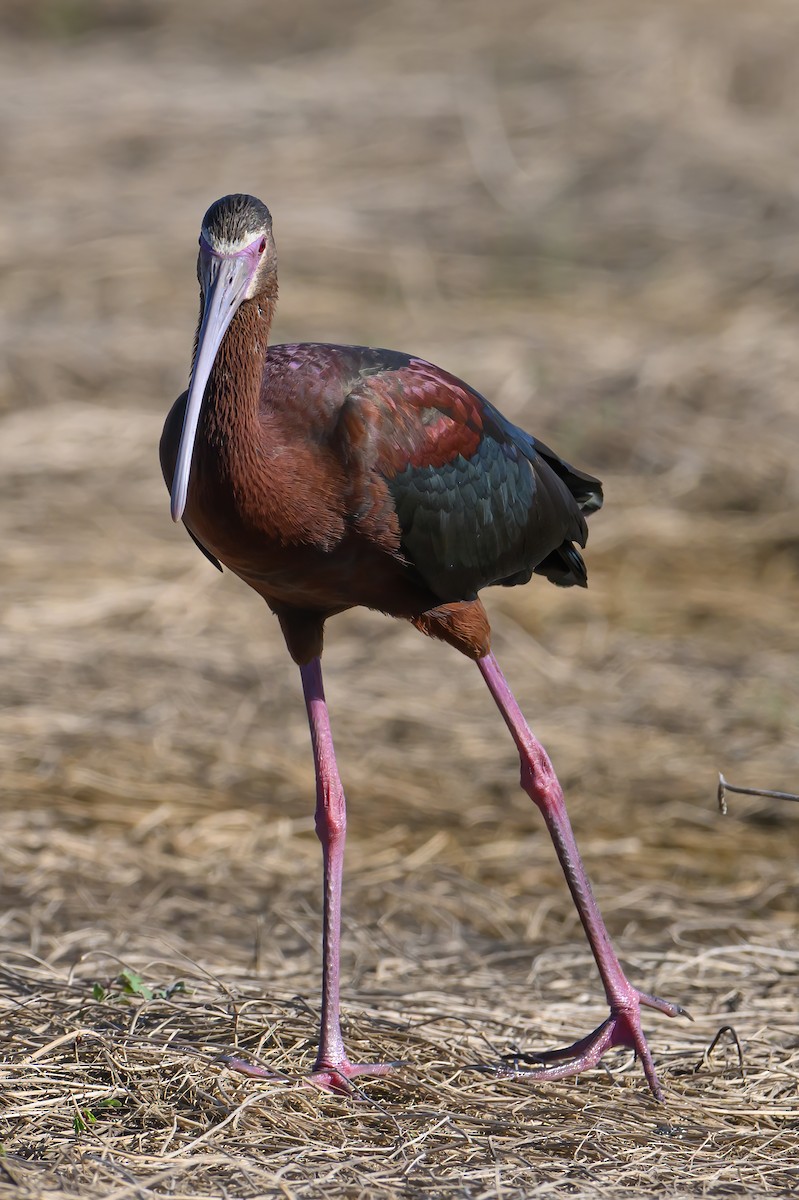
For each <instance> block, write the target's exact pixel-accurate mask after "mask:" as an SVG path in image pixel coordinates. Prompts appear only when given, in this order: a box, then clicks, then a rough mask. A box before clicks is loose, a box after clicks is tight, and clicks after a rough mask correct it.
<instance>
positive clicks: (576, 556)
mask: <svg viewBox="0 0 799 1200" xmlns="http://www.w3.org/2000/svg"><path fill="white" fill-rule="evenodd" d="M575 499H576V497H575ZM601 503H602V500H601V493H600V504H601ZM588 511H589V512H590V511H591V510H590V509H589V510H588ZM533 570H534V571H535V574H536V575H544V576H545V577H546V578H547V579H548V580H549V582H550V583H556V584H557V585H558V587H588V572H587V571H586V569H585V563H584V562H583V556H582V554H580V551H579V550H575V548H574V546H573V545H572V544H571V542H564V543H563V545H562V546H558V548H557V550H553V551H552V553H551V554H548V555H547V556H546V558H545V559H542V561H541V562H540V563H539V564H538V566H536V567H534V568H533Z"/></svg>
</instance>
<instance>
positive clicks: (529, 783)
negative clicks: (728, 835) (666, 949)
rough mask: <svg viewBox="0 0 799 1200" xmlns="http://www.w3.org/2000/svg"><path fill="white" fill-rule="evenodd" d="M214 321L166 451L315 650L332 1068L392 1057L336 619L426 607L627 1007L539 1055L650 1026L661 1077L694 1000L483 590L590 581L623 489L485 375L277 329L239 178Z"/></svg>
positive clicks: (212, 540)
mask: <svg viewBox="0 0 799 1200" xmlns="http://www.w3.org/2000/svg"><path fill="white" fill-rule="evenodd" d="M198 274H199V278H200V283H201V291H202V296H201V300H202V307H201V314H200V327H199V331H198V336H197V345H196V350H195V361H194V365H193V369H192V379H191V383H190V387H189V390H188V392H187V393H184V395H183V396H181V397H180V398H179V399H178V401H177V402H176V404H175V405H174V406H173V408H172V410H171V412H170V413H169V416H168V417H167V421H166V424H165V427H164V433H163V437H162V439H161V463H162V468H163V471H164V476H165V479H166V482H167V485H168V487H169V490H170V493H171V496H172V515H173V518H174V519H175V520H178V519H180V518H182V519H183V520H184V522H185V525H186V527H187V529H188V531H189V533H190V534H191V536H192V538H193V539H194V541H195V542H196V543H197V545H198V546H199V547H200V549H201V550H202V551H203V552H204V553H205V554H206V556H207V557H208V558H210V559H211V561H212V562H214V563H215V564H216V565H217V566H219V565H220V564H224V565H225V566H227V567H228V568H229V569H230V570H231V571H233V572H235V573H236V574H237V575H238V576H240V577H241V578H242V579H243V580H244V581H245V582H246V583H247V584H249V585H250V587H252V588H253V589H254V590H255V591H256V592H258V593H259V594H260V595H261V596H262V597H263V598H264V599H265V600H266V602H267V604H268V605H269V607H270V608H271V609H272V611H273V612H274V613H275V614H276V615H277V617H278V619H279V621H280V624H281V628H282V630H283V634H284V636H285V639H286V643H287V646H288V649H289V651H290V653H291V655H292V657H293V658H294V660H295V661H296V662H297V663H298V664H299V666H300V671H301V676H302V682H303V689H304V693H305V700H306V706H307V710H308V717H309V722H310V727H311V736H312V743H313V749H314V758H315V764H316V774H317V815H316V824H317V832H318V834H319V837H320V840H321V842H322V847H323V854H324V867H325V889H324V899H325V917H324V956H323V957H324V964H323V988H322V1022H321V1034H320V1045H319V1054H318V1056H317V1066H316V1071H315V1073H314V1079H315V1080H316V1082H318V1083H320V1084H321V1085H322V1086H331V1087H341V1086H346V1083H347V1081H348V1080H349V1079H351V1078H352V1077H353V1076H354V1075H357V1074H365V1073H378V1074H379V1073H383V1072H384V1071H385V1069H386V1065H385V1064H379V1065H377V1066H374V1065H363V1064H352V1063H350V1062H349V1060H348V1058H347V1056H346V1053H345V1050H344V1045H343V1041H342V1038H341V1031H340V1026H339V969H338V962H339V936H340V901H341V876H342V867H343V850H344V836H345V828H346V819H345V808H344V795H343V791H342V789H341V783H340V780H339V778H338V770H337V767H336V763H335V756H334V752H333V744H332V737H331V734H330V726H329V721H328V717H327V708H326V706H325V701H324V693H323V689H322V675H321V653H322V640H323V630H324V625H325V621H326V620H327V619H328V618H329V617H331V616H333V615H335V614H336V613H339V612H342V611H344V610H345V609H348V608H352V607H355V606H363V607H367V608H372V609H377V610H379V611H381V612H384V613H386V614H388V615H390V616H393V617H400V618H405V619H408V620H410V621H412V622H413V624H414V625H415V626H416V627H417V628H418V629H420V630H421V631H422V632H423V633H426V634H428V635H430V636H433V637H437V638H440V639H442V640H444V641H446V642H448V643H450V644H451V645H452V646H454V647H455V648H456V649H458V650H460V651H461V652H462V653H463V654H465V655H467V656H468V657H469V658H471V659H474V660H475V661H476V662H477V664H478V666H479V668H480V671H481V673H482V674H483V677H484V678H485V680H486V683H487V684H488V687H489V689H490V691H491V693H492V695H493V697H494V700H495V701H496V703H497V705H498V706H499V708H500V711H501V712H502V715H503V717H504V719H505V721H506V724H507V725H508V727H509V729H510V731H511V734H512V736H513V738H514V741H515V742H516V745H517V748H518V750H519V754H520V759H521V765H522V785H523V786H524V787H525V789H526V790H527V791H528V792H529V794H530V796H531V798H532V799H533V800H534V802H535V803H536V804H537V805H538V806H539V808H540V809H541V811H542V813H543V815H544V818H545V821H546V823H547V826H548V828H549V830H550V833H551V835H552V838H553V841H554V842H555V847H556V850H557V853H558V856H559V858H560V860H561V864H562V866H563V869H564V872H565V874H566V878H567V882H568V884H569V888H570V890H571V892H572V895H573V897H574V900H575V903H576V905H577V908H578V911H579V913H580V917H581V920H582V922H583V925H584V927H585V930H586V934H587V936H588V939H589V942H590V944H591V948H592V951H593V953H594V957H595V959H596V961H597V965H598V967H599V971H600V974H601V976H602V979H603V982H604V985H605V991H606V994H607V996H608V1000H609V1003H610V1007H611V1015H610V1017H609V1018H608V1019H607V1021H606V1022H604V1023H603V1025H602V1026H600V1027H599V1029H598V1030H596V1031H595V1033H594V1034H592V1035H589V1037H588V1038H585V1039H582V1041H581V1042H578V1043H575V1045H574V1046H571V1047H568V1048H567V1050H566V1051H557V1052H553V1053H552V1054H551V1055H549V1056H547V1055H543V1056H539V1060H540V1061H544V1060H546V1059H547V1058H553V1059H556V1060H558V1059H569V1060H570V1061H565V1062H563V1063H562V1064H561V1065H558V1066H546V1067H541V1068H538V1069H535V1070H532V1071H529V1072H526V1074H529V1075H532V1076H533V1077H536V1078H553V1077H559V1076H562V1075H566V1074H573V1073H575V1072H576V1071H578V1070H581V1069H583V1068H584V1067H586V1066H590V1065H593V1064H594V1063H596V1062H597V1061H598V1059H599V1057H600V1056H601V1054H602V1053H604V1051H605V1050H606V1049H607V1048H608V1047H610V1046H612V1045H620V1044H625V1045H632V1046H634V1047H635V1048H636V1050H637V1051H638V1053H639V1054H640V1055H641V1057H642V1060H643V1063H644V1068H645V1071H646V1074H647V1078H648V1079H649V1082H650V1085H651V1087H652V1089H653V1091H654V1092H655V1094H656V1095H659V1094H660V1091H659V1085H658V1083H657V1078H656V1075H655V1070H654V1065H653V1063H652V1058H651V1054H650V1052H649V1049H648V1047H647V1044H646V1040H645V1038H644V1036H643V1032H642V1031H641V1027H640V1019H639V1008H640V1005H641V1004H646V1005H649V1006H651V1007H655V1008H658V1009H659V1010H660V1011H663V1012H666V1013H668V1014H669V1015H675V1014H676V1013H678V1012H679V1011H681V1010H680V1009H678V1008H677V1006H675V1005H670V1004H667V1003H666V1002H665V1001H661V1000H658V999H656V998H655V997H650V996H646V995H644V994H642V993H640V992H638V991H637V990H636V989H634V988H632V986H631V985H630V984H629V983H628V981H627V979H626V977H625V976H624V973H623V971H622V969H621V966H620V965H619V963H618V959H617V958H616V957H615V954H614V952H613V950H612V947H611V945H610V940H609V938H608V935H607V931H606V930H605V928H604V925H603V923H602V918H601V916H600V915H599V912H598V910H597V908H596V904H595V902H594V900H593V897H592V896H591V891H590V885H589V884H588V880H587V877H586V875H585V871H584V869H583V867H582V863H581V862H580V858H579V855H578V853H577V848H576V845H575V844H574V839H573V835H572V833H571V828H570V826H569V823H568V818H567V816H566V812H565V807H564V806H563V798H562V793H561V792H560V787H559V785H558V783H557V779H556V778H555V775H554V772H553V771H552V767H551V764H550V763H549V760H548V758H547V756H546V754H545V752H544V751H543V749H542V748H541V747H540V745H539V744H538V743H537V742H536V740H535V739H534V737H533V735H532V734H531V733H530V731H529V729H528V727H527V725H526V724H525V722H524V719H523V717H522V715H521V713H520V711H519V709H518V706H517V705H516V703H515V700H514V699H513V697H512V695H511V693H510V690H509V689H508V687H507V684H506V683H505V681H504V678H503V677H502V675H501V673H500V671H499V667H498V666H497V664H496V660H495V659H494V656H493V655H492V654H491V651H490V629H489V624H488V618H487V616H486V613H485V609H484V608H483V605H482V603H481V601H480V599H479V597H478V593H479V591H480V590H481V589H482V588H484V587H486V586H489V585H492V584H501V585H505V586H514V585H516V584H521V583H526V582H528V581H529V579H530V578H531V576H532V575H533V573H538V574H540V575H543V576H545V577H546V578H548V579H549V580H550V581H552V582H554V583H557V584H559V585H561V586H571V585H581V586H584V585H585V582H586V574H585V567H584V564H583V560H582V557H581V555H580V553H579V551H578V550H577V549H576V547H575V543H577V545H579V546H584V545H585V540H586V536H587V527H586V522H585V516H586V515H587V514H589V513H591V512H592V511H594V510H595V509H597V508H599V507H600V505H601V503H602V490H601V485H600V483H599V481H598V480H596V479H594V478H593V477H592V476H590V475H586V474H584V473H583V472H581V471H578V470H576V469H575V468H574V467H571V466H570V465H569V464H568V463H566V462H564V461H563V460H562V459H561V458H559V457H558V456H557V455H556V454H555V453H554V452H553V451H551V450H550V449H549V448H548V447H547V446H545V445H543V444H542V443H540V442H538V441H537V440H536V439H535V438H533V437H532V436H531V435H530V434H527V433H525V432H524V431H523V430H522V429H519V428H517V427H516V426H515V425H512V424H511V422H510V421H508V420H507V419H506V418H505V417H503V416H502V414H501V413H499V412H498V410H497V409H496V408H494V407H493V405H491V404H490V403H489V401H488V400H486V399H485V398H484V397H483V396H481V395H480V394H479V393H478V392H476V391H474V389H473V388H471V387H469V386H468V384H466V383H463V382H462V381H461V380H459V379H457V378H456V377H455V376H454V375H450V374H449V373H448V372H446V371H443V370H441V368H439V367H436V366H433V365H432V364H431V363H428V362H425V361H424V360H422V359H419V358H415V357H413V356H411V355H407V354H401V353H398V352H396V351H390V350H378V349H369V348H367V347H362V346H332V345H326V344H321V343H301V344H294V345H284V346H269V343H268V337H269V328H270V324H271V320H272V316H273V313H274V307H275V303H276V299H277V265H276V253H275V246H274V240H273V238H272V226H271V217H270V214H269V212H268V210H267V209H266V207H265V206H264V205H263V204H262V203H261V202H260V201H258V200H256V199H255V198H253V197H251V196H228V197H224V198H223V199H222V200H220V201H217V202H216V204H214V205H212V206H211V208H210V209H209V211H208V213H207V214H206V217H205V220H204V222H203V229H202V234H201V238H200V256H199V262H198Z"/></svg>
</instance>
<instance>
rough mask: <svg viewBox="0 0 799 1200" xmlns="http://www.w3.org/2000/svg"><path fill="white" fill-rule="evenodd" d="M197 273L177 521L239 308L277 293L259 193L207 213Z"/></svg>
mask: <svg viewBox="0 0 799 1200" xmlns="http://www.w3.org/2000/svg"><path fill="white" fill-rule="evenodd" d="M197 277H198V279H199V281H200V290H201V292H202V319H201V321H200V331H199V334H198V338H197V351H196V353H195V356H194V366H193V368H192V372H191V381H190V383H189V394H188V397H187V400H186V415H185V417H184V419H183V432H182V434H181V437H180V446H179V448H178V456H177V462H176V464H175V474H174V477H173V480H172V520H173V521H179V520H180V518H181V517H182V516H183V511H184V509H185V507H186V497H187V494H188V490H189V473H190V470H191V460H192V453H193V451H194V439H195V436H196V433H197V424H198V422H199V419H200V409H201V407H202V402H203V397H204V395H205V388H206V384H207V383H208V377H209V375H210V374H211V368H212V367H213V365H214V359H215V358H216V355H217V352H218V350H219V347H220V346H221V344H222V339H223V338H224V336H225V333H226V332H227V328H228V326H229V325H230V322H231V321H232V320H233V317H234V316H235V314H236V312H237V310H238V309H239V308H240V307H241V305H242V304H244V303H245V302H246V301H248V300H258V298H259V297H262V296H265V295H266V296H268V297H269V298H270V300H273V299H274V297H275V295H276V292H277V255H276V251H275V240H274V237H273V236H272V217H271V214H270V212H269V209H268V208H267V207H266V205H265V204H262V203H261V201H260V200H257V199H256V198H255V196H244V195H234V196H223V197H222V199H221V200H217V201H215V203H213V204H212V205H211V207H210V208H209V209H208V212H207V213H206V214H205V216H204V217H203V223H202V228H201V230H200V253H199V255H198V258H197Z"/></svg>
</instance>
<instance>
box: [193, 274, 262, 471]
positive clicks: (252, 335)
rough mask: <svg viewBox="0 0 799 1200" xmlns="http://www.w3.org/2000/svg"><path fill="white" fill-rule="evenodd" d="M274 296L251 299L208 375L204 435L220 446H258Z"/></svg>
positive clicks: (238, 450) (240, 449) (237, 452)
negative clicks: (259, 420) (262, 387)
mask: <svg viewBox="0 0 799 1200" xmlns="http://www.w3.org/2000/svg"><path fill="white" fill-rule="evenodd" d="M274 310H275V300H274V298H272V297H269V298H267V297H263V296H261V297H259V298H258V299H255V300H247V301H245V302H244V304H242V305H241V307H240V308H239V309H238V311H237V313H236V315H235V316H234V318H233V320H232V321H231V323H230V327H229V328H228V331H227V333H226V334H225V336H224V338H223V339H222V345H221V346H220V347H219V350H218V352H217V355H216V359H215V360H214V365H213V367H212V369H211V375H210V378H209V380H208V388H207V391H206V401H205V404H204V405H203V415H202V418H201V427H200V430H199V431H198V433H199V436H200V437H201V438H202V439H203V441H204V442H205V443H206V445H208V446H211V447H214V448H215V449H216V450H219V451H224V450H225V449H228V450H231V451H233V453H234V454H235V455H240V454H242V453H244V452H246V448H247V447H249V448H250V450H251V451H254V449H255V446H256V443H257V437H258V431H259V425H258V408H259V401H260V396H261V386H262V382H263V376H264V368H265V365H266V350H267V342H268V338H269V328H270V325H271V324H272V316H273V314H274Z"/></svg>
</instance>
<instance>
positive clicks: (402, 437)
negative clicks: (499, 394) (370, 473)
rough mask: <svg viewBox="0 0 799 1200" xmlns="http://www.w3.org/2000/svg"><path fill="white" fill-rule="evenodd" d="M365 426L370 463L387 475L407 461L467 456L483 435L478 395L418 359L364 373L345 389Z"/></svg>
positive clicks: (430, 462) (434, 463)
mask: <svg viewBox="0 0 799 1200" xmlns="http://www.w3.org/2000/svg"><path fill="white" fill-rule="evenodd" d="M351 396H352V399H353V401H354V402H355V403H356V405H357V408H358V415H359V418H360V420H361V421H365V422H366V423H368V425H369V426H370V433H371V438H370V440H371V441H372V445H373V449H374V450H376V452H377V453H376V456H375V457H376V464H375V465H377V467H378V469H379V470H380V471H381V473H383V474H385V475H387V476H389V477H390V476H392V475H395V474H397V473H398V472H399V471H403V470H404V469H405V468H406V467H408V466H413V467H442V466H445V465H446V464H447V463H449V462H452V460H453V459H455V458H457V456H458V455H462V456H463V457H464V458H471V456H472V455H473V454H474V453H475V451H476V450H477V448H478V446H479V444H480V439H481V438H482V435H483V419H482V411H481V400H480V397H479V396H478V395H477V394H476V393H473V392H470V391H469V390H468V389H467V388H466V387H465V386H464V385H463V384H462V383H461V382H460V380H458V379H456V378H455V377H454V376H453V375H449V374H448V373H447V372H446V371H442V370H440V368H438V367H434V366H432V365H431V364H430V363H427V362H424V361H423V360H422V359H411V360H410V361H409V362H408V363H407V365H404V366H402V367H400V368H399V369H394V370H388V371H384V372H380V373H377V374H374V375H368V376H367V377H366V378H365V379H364V380H363V382H362V383H360V384H357V385H356V386H355V387H354V388H353V390H352V393H351Z"/></svg>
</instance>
